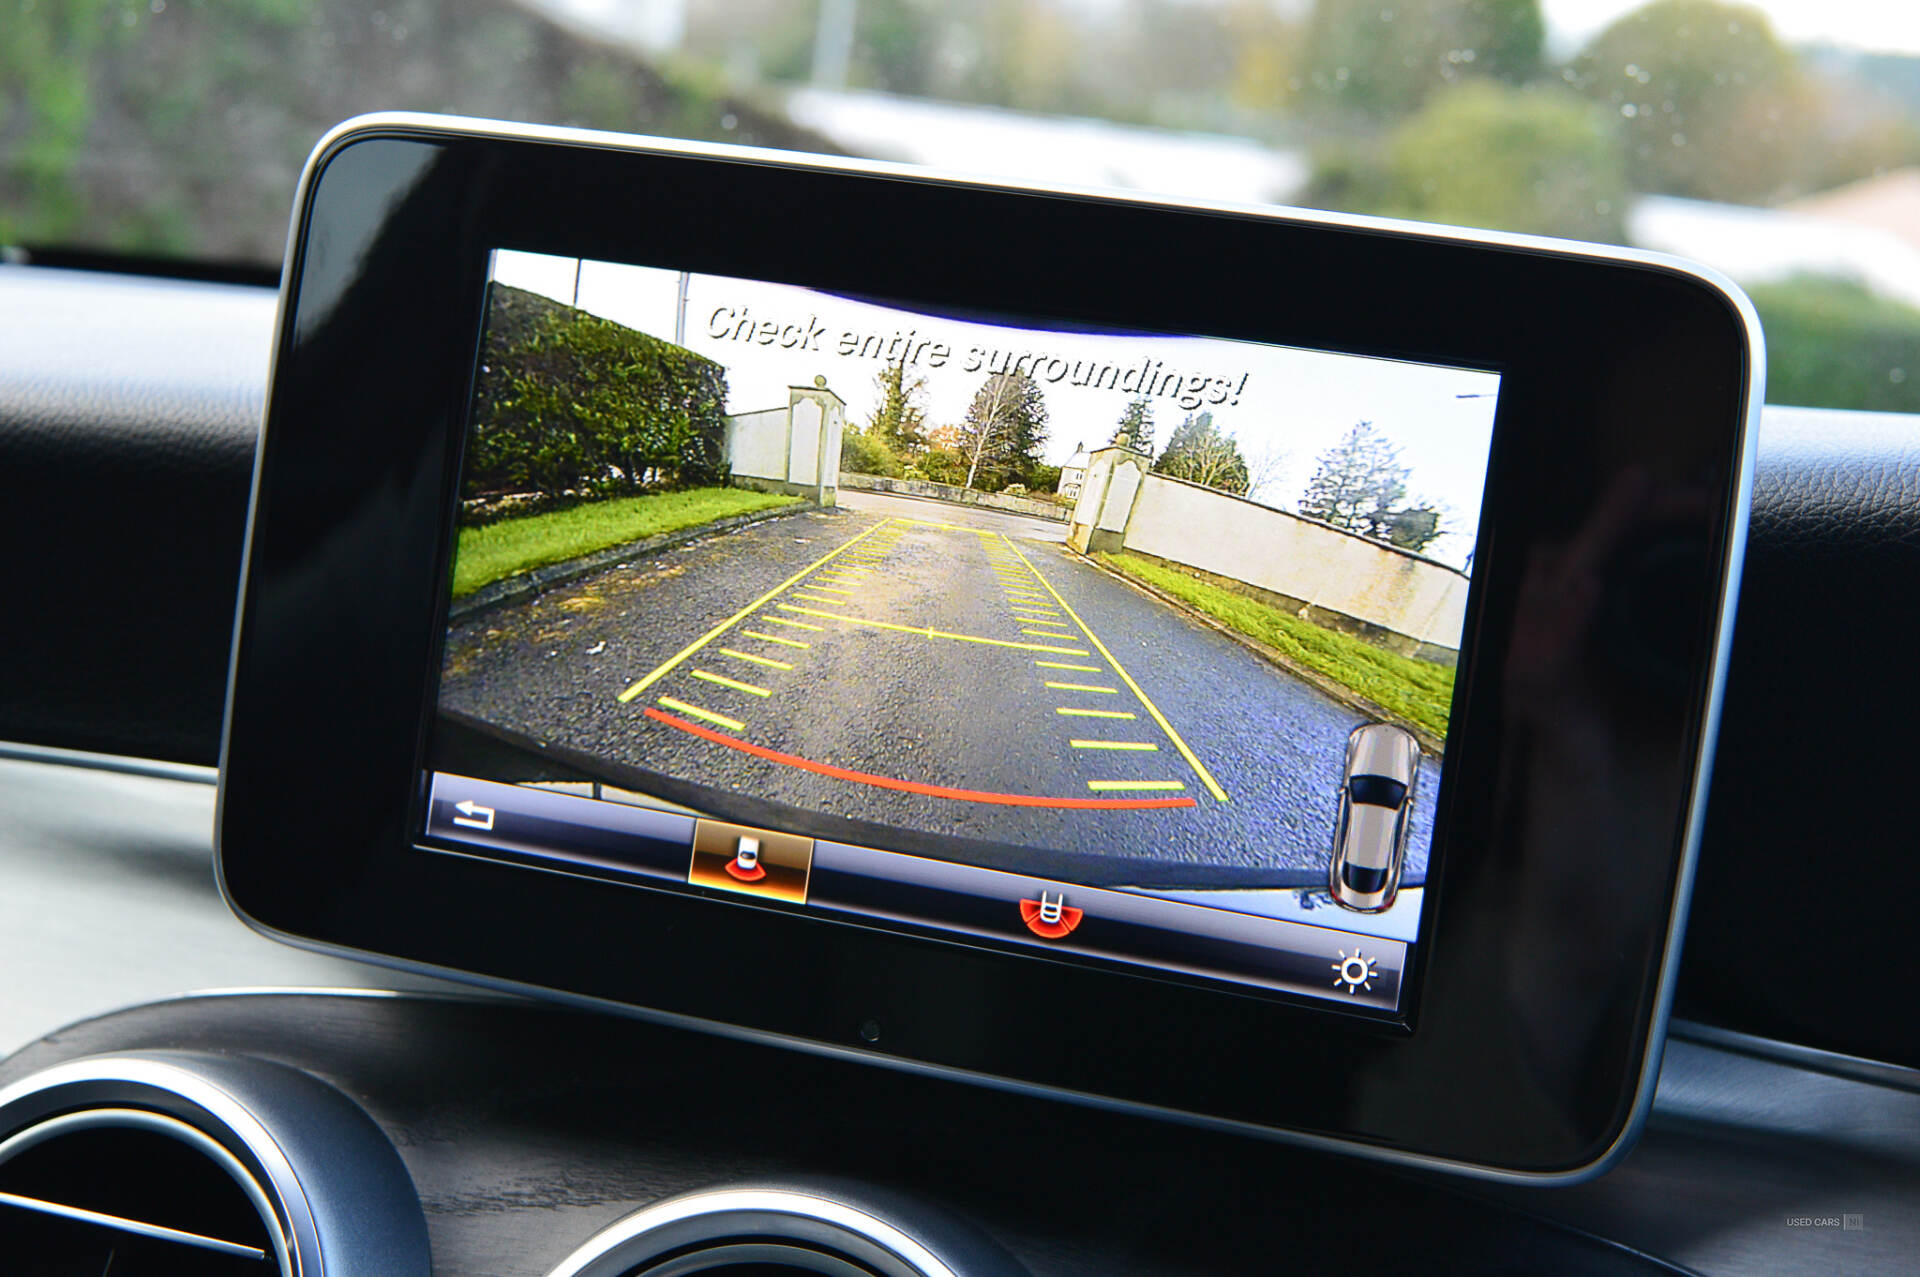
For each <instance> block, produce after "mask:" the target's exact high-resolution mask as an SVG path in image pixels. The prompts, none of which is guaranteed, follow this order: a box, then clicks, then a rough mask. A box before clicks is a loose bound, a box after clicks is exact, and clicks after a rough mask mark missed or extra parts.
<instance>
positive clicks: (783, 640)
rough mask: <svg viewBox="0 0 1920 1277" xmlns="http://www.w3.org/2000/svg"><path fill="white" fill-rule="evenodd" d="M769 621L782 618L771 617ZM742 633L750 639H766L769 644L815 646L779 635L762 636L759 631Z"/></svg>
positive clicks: (743, 631)
mask: <svg viewBox="0 0 1920 1277" xmlns="http://www.w3.org/2000/svg"><path fill="white" fill-rule="evenodd" d="M767 619H768V620H769V621H777V620H779V619H780V618H779V617H777V616H770V617H768V618H767ZM740 632H741V633H742V634H744V635H746V636H747V637H748V638H757V639H765V640H766V641H767V642H769V643H779V644H781V645H782V646H785V647H812V646H813V644H811V643H802V642H801V641H800V640H799V639H789V638H781V637H780V636H779V635H778V634H762V633H761V632H760V631H759V630H741V631H740Z"/></svg>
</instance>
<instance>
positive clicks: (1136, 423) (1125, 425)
mask: <svg viewBox="0 0 1920 1277" xmlns="http://www.w3.org/2000/svg"><path fill="white" fill-rule="evenodd" d="M1121 435H1125V436H1126V437H1127V439H1128V441H1129V442H1130V443H1132V444H1133V446H1134V447H1135V448H1136V449H1137V450H1139V451H1141V452H1144V453H1146V454H1147V455H1148V456H1149V457H1151V456H1152V455H1153V401H1152V400H1151V399H1135V400H1134V401H1133V402H1132V403H1129V404H1128V405H1127V408H1126V411H1125V412H1122V413H1121V414H1120V421H1119V423H1118V424H1117V425H1115V426H1114V428H1113V438H1112V439H1110V440H1108V442H1109V443H1118V442H1120V436H1121Z"/></svg>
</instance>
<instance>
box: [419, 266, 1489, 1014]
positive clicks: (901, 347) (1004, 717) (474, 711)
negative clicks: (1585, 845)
mask: <svg viewBox="0 0 1920 1277" xmlns="http://www.w3.org/2000/svg"><path fill="white" fill-rule="evenodd" d="M490 261H491V269H490V279H489V282H488V292H487V304H486V309H485V320H484V330H483V332H482V334H481V335H480V339H479V342H478V353H477V359H476V363H475V368H474V373H473V393H472V399H471V410H470V417H469V420H468V422H467V427H466V436H465V443H464V449H463V455H462V459H461V467H462V469H461V481H460V504H459V509H458V514H457V519H456V527H455V528H454V529H453V531H452V537H453V548H452V553H451V555H450V556H449V557H450V563H451V567H450V573H449V580H448V586H447V590H448V599H449V603H448V611H447V624H446V630H445V646H444V651H443V653H442V656H441V661H440V672H439V692H438V700H437V704H438V714H437V717H436V719H435V723H434V726H433V730H432V736H431V740H430V744H429V749H428V754H427V774H426V776H425V778H424V782H423V801H422V810H421V814H420V816H419V820H420V822H421V824H420V825H419V826H416V827H417V828H419V829H420V830H421V832H422V834H423V836H424V842H425V845H427V846H429V847H433V848H438V849H442V850H445V851H449V852H458V853H461V854H465V855H470V856H471V855H477V856H482V857H489V858H496V859H499V860H504V861H510V862H515V863H519V864H523V865H527V866H531V867H536V868H544V869H548V870H557V871H561V872H567V873H575V874H584V875H589V876H594V877H600V878H611V879H614V880H617V881H621V882H625V883H630V884H632V885H634V886H635V887H637V888H641V889H652V890H661V891H672V892H680V893H687V894H691V895H695V896H704V897H709V898H711V899H713V900H714V901H717V902H729V903H732V904H736V905H747V906H756V907H761V908H769V909H778V910H788V911H795V912H799V913H802V914H805V915H808V916H813V917H817V918H820V919H827V920H833V921H837V922H844V923H851V924H857V925H865V926H872V927H880V928H885V929H890V930H896V931H901V930H903V931H907V932H910V933H914V934H920V935H927V936H933V937H937V938H944V939H947V940H951V941H955V942H959V943H964V944H969V945H980V946H987V947H995V948H1003V949H1005V948H1012V949H1014V950H1016V951H1019V952H1027V953H1043V954H1046V955H1049V956H1051V957H1054V958H1057V959H1060V960H1065V961H1071V962H1081V963H1091V964H1095V965H1103V966H1114V965H1118V966H1120V967H1123V968H1125V969H1129V970H1134V971H1145V972H1148V973H1154V974H1159V975H1162V976H1166V977H1169V978H1174V979H1178V980H1184V981H1203V982H1208V983H1216V984H1225V985H1228V986H1231V987H1235V988H1239V989H1242V990H1247V991H1252V992H1257V993H1262V994H1281V995H1290V996H1293V997H1301V998H1308V999H1314V1000H1322V1001H1324V1002H1327V1003H1333V1004H1338V1005H1340V1006H1344V1007H1348V1008H1353V1009H1357V1010H1362V1011H1370V1012H1374V1013H1384V1014H1388V1015H1391V1014H1394V1013H1397V1012H1400V1011H1401V1010H1402V1009H1403V1007H1402V1001H1403V1000H1402V993H1401V986H1402V976H1403V973H1405V972H1406V971H1407V970H1408V966H1409V962H1410V960H1411V956H1412V954H1413V952H1414V947H1415V946H1416V945H1417V944H1418V943H1419V941H1420V936H1421V924H1422V915H1423V900H1424V896H1425V891H1424V886H1425V883H1426V877H1427V866H1428V862H1429V853H1430V851H1431V848H1432V844H1433V832H1434V814H1435V811H1436V808H1437V806H1438V803H1437V799H1438V796H1439V794H1440V792H1441V789H1442V786H1443V785H1444V784H1445V776H1446V770H1447V749H1448V731H1447V728H1448V715H1449V712H1450V710H1451V707H1452V702H1453V691H1454V683H1455V676H1456V664H1457V661H1458V656H1459V649H1460V647H1461V639H1462V632H1463V629H1464V627H1465V624H1466V615H1467V600H1468V587H1469V582H1470V578H1471V576H1472V572H1473V566H1474V549H1475V542H1476V535H1477V532H1478V528H1479V525H1480V515H1481V499H1482V489H1483V487H1484V484H1485V475H1486V468H1487V458H1488V454H1489V449H1490V446H1491V441H1492V434H1493V424H1494V418H1495V411H1496V407H1497V405H1498V402H1499V392H1500V376H1499V374H1498V372H1497V371H1494V370H1490V369H1487V368H1466V367H1453V366H1442V365H1436V364H1432V363H1421V362H1411V361H1406V360H1395V359H1387V358H1379V357H1373V356H1362V355H1355V354H1350V353H1338V352H1332V351H1325V350H1309V349H1298V348H1293V347H1286V346H1278V345H1263V344H1256V343H1251V342H1246V341H1238V340H1224V339H1216V338H1209V337H1207V336H1204V335H1194V334H1190V333H1181V332H1152V331H1141V330H1138V329H1103V328H1101V327H1098V326H1091V325H1089V324H1087V323H1084V322H1077V323H1069V322H1059V321H1054V320H1049V319H1048V318H1046V317H1043V316H1033V315H1009V314H992V313H979V312H973V311H956V310H951V309H939V308H926V307H918V306H915V305H913V304H911V303H908V302H903V301H900V300H890V299H887V298H885V297H879V296H870V295H859V296H855V295H846V294H836V293H829V292H823V291H815V290H811V289H808V288H805V287H799V286H795V285H792V284H787V283H782V282H780V281H777V280H757V279H741V278H729V277H723V276H717V275H709V274H696V273H687V272H681V271H677V270H673V269H666V268H655V267H649V266H644V265H628V264H617V263H611V262H603V261H593V260H581V259H577V258H562V257H553V256H544V255H536V254H531V253H525V252H514V251H506V250H499V251H495V252H493V253H492V255H491V259H490Z"/></svg>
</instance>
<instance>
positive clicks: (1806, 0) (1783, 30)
mask: <svg viewBox="0 0 1920 1277" xmlns="http://www.w3.org/2000/svg"><path fill="white" fill-rule="evenodd" d="M1645 2H1646V0H1541V5H1540V9H1541V13H1542V15H1543V16H1544V17H1545V18H1546V21H1547V30H1548V33H1549V35H1548V40H1549V43H1550V44H1551V45H1552V47H1553V49H1554V51H1555V52H1557V53H1562V54H1564V53H1569V52H1572V51H1573V50H1575V49H1577V48H1579V47H1580V45H1582V44H1584V43H1585V42H1586V40H1587V38H1588V37H1589V36H1592V35H1593V34H1595V33H1596V32H1598V31H1599V30H1600V29H1601V28H1602V27H1604V26H1606V25H1607V24H1608V23H1609V22H1612V21H1613V20H1614V19H1615V18H1617V17H1619V16H1620V15H1622V14H1624V13H1630V12H1632V11H1633V10H1635V9H1637V8H1639V7H1640V6H1641V5H1642V4H1644V3H1645ZM1740 2H1741V3H1744V4H1746V5H1747V6H1748V7H1749V8H1754V9H1758V10H1760V11H1761V12H1762V13H1764V14H1766V15H1767V18H1768V19H1769V20H1770V21H1771V22H1772V23H1773V29H1774V31H1775V32H1776V33H1777V34H1778V35H1779V36H1780V37H1781V38H1782V39H1784V40H1786V41H1787V42H1788V43H1789V44H1841V45H1847V46H1849V47H1852V48H1856V49H1872V50H1884V51H1888V52H1899V53H1920V4H1916V3H1914V0H1740Z"/></svg>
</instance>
